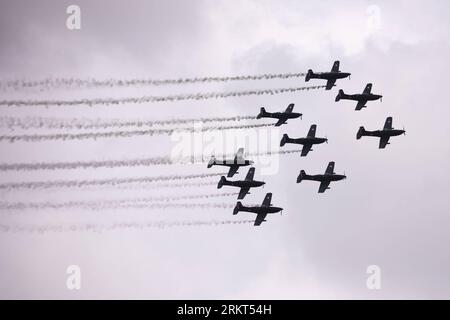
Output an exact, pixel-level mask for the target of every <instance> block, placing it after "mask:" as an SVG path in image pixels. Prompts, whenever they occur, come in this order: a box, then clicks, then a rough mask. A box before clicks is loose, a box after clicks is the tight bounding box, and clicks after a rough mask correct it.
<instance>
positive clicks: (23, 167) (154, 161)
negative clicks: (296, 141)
mask: <svg viewBox="0 0 450 320" xmlns="http://www.w3.org/2000/svg"><path fill="white" fill-rule="evenodd" d="M301 151H302V150H301V149H300V150H278V151H265V152H254V153H248V154H247V155H246V156H250V157H252V156H267V155H274V154H290V153H298V152H301ZM223 157H234V155H231V154H229V155H224V156H223ZM204 158H205V156H197V157H184V158H178V159H171V158H170V157H167V156H166V157H154V158H143V159H128V160H100V161H75V162H32V163H0V171H31V170H62V169H67V170H72V169H91V168H114V167H136V166H154V165H172V164H195V163H204V162H207V161H208V160H206V159H204Z"/></svg>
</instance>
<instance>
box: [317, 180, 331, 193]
mask: <svg viewBox="0 0 450 320" xmlns="http://www.w3.org/2000/svg"><path fill="white" fill-rule="evenodd" d="M329 185H330V181H322V182H321V183H320V186H319V193H324V192H325V190H327V188H328V186H329Z"/></svg>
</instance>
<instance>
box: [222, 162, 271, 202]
mask: <svg viewBox="0 0 450 320" xmlns="http://www.w3.org/2000/svg"><path fill="white" fill-rule="evenodd" d="M254 175H255V168H253V167H252V168H250V169H248V173H247V176H246V177H245V180H238V181H229V180H227V179H226V178H225V177H224V176H222V177H221V178H220V181H219V184H218V185H217V189H220V188H222V186H233V187H239V188H241V190H240V191H239V195H238V199H244V197H245V195H246V194H248V193H250V192H249V191H250V188H256V187H261V186H263V185H265V184H266V183H265V182H264V181H257V180H253V177H254Z"/></svg>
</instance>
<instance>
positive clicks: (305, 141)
mask: <svg viewBox="0 0 450 320" xmlns="http://www.w3.org/2000/svg"><path fill="white" fill-rule="evenodd" d="M316 128H317V125H315V124H313V125H312V126H311V128H309V132H308V136H307V137H306V138H298V139H292V138H289V136H288V135H287V134H283V138H281V141H280V147H282V146H284V145H285V144H286V143H296V144H302V145H303V148H302V153H301V154H300V156H301V157H304V156H306V155H307V154H308V152H309V151H312V149H311V148H312V146H313V144H320V143H324V142H326V143H328V139H327V138H316Z"/></svg>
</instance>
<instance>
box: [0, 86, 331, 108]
mask: <svg viewBox="0 0 450 320" xmlns="http://www.w3.org/2000/svg"><path fill="white" fill-rule="evenodd" d="M325 87H326V86H306V87H295V88H277V89H255V90H246V91H231V92H207V93H191V94H178V95H169V96H143V97H127V98H96V99H78V100H0V106H8V107H27V106H35V107H37V106H43V107H48V106H81V105H85V106H94V105H104V106H107V105H119V104H140V103H155V102H166V101H183V100H206V99H219V98H229V97H243V96H254V95H257V96H259V95H275V94H282V93H287V92H289V93H293V92H297V91H303V90H314V89H321V88H325Z"/></svg>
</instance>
